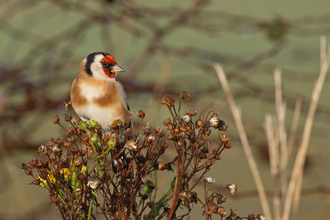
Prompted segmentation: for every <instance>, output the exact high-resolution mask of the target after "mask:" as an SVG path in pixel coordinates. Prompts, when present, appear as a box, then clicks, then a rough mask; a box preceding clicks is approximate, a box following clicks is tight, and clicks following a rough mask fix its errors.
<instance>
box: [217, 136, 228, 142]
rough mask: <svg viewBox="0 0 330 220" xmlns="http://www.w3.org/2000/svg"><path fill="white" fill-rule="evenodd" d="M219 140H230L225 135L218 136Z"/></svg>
mask: <svg viewBox="0 0 330 220" xmlns="http://www.w3.org/2000/svg"><path fill="white" fill-rule="evenodd" d="M219 139H220V140H221V141H222V142H228V141H229V140H230V138H229V137H228V136H227V135H226V134H219Z"/></svg>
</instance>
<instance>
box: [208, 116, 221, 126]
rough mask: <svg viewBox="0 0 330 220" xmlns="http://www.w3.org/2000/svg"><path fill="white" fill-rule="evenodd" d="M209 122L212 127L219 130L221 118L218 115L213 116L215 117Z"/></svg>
mask: <svg viewBox="0 0 330 220" xmlns="http://www.w3.org/2000/svg"><path fill="white" fill-rule="evenodd" d="M209 122H210V125H211V126H212V127H214V128H217V127H218V125H219V122H220V119H219V117H218V116H217V115H213V116H212V117H211V118H210V120H209Z"/></svg>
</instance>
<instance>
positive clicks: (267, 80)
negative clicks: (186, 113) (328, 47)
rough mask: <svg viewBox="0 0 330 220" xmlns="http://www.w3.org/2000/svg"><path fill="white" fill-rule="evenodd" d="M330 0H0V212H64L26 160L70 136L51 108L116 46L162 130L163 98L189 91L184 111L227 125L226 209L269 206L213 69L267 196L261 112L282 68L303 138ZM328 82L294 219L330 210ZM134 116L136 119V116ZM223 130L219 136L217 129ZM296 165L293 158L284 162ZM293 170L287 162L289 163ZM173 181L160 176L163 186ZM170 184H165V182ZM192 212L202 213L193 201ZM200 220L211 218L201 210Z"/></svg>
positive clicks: (139, 98)
mask: <svg viewBox="0 0 330 220" xmlns="http://www.w3.org/2000/svg"><path fill="white" fill-rule="evenodd" d="M329 8H330V3H329V2H328V1H321V0H316V1H313V2H311V1H307V0H303V1H299V2H295V1H286V2H279V1H256V0H250V1H241V0H231V1H216V0H214V1H198V0H195V1H169V0H167V1H164V0H158V1H149V0H141V1H134V0H131V1H130V0H127V1H113V0H97V1H92V0H90V1H78V0H71V1H70V0H48V1H46V0H45V1H34V0H12V1H0V51H1V53H0V54H1V55H0V168H1V173H0V178H1V179H0V219H59V218H60V216H59V213H57V212H56V211H55V206H54V205H51V206H49V203H50V200H49V198H48V197H47V192H46V190H45V189H42V188H39V187H36V186H31V185H27V184H28V183H30V182H32V179H31V178H30V177H28V176H26V175H25V174H24V172H23V171H22V170H21V169H20V166H21V163H22V162H26V161H29V160H32V159H33V158H38V157H39V155H38V154H37V153H36V152H35V151H36V150H37V148H38V147H39V146H40V144H42V143H45V142H47V141H48V140H49V139H50V138H52V137H53V138H56V137H58V136H63V137H65V133H64V132H63V131H62V129H61V128H60V127H58V126H55V125H53V123H52V121H51V116H53V115H55V114H58V115H59V116H60V117H61V119H64V114H65V109H64V106H63V101H68V100H69V91H70V86H71V83H72V81H73V79H74V78H75V76H76V74H77V72H78V68H79V63H80V62H81V60H82V59H83V58H84V57H85V56H87V55H88V54H89V53H91V52H96V51H105V52H109V53H111V54H112V55H113V56H114V57H115V58H116V60H117V62H118V64H119V65H120V66H122V67H123V68H124V69H125V70H126V72H125V73H122V74H120V75H119V81H120V82H121V83H122V84H123V86H124V88H125V91H126V93H127V99H128V103H129V105H130V108H131V111H132V112H134V113H135V112H137V111H138V110H140V109H143V110H144V111H145V112H146V119H145V121H149V122H150V123H151V124H152V125H153V126H162V121H163V120H164V119H166V118H168V117H169V113H168V111H167V110H166V108H165V106H160V105H159V101H160V100H161V97H162V96H163V95H164V94H166V93H168V94H171V95H175V96H178V94H179V93H180V91H181V90H184V89H187V90H188V91H190V93H191V95H192V101H191V102H190V103H188V104H185V105H184V106H183V109H195V110H196V111H197V112H198V113H199V112H202V111H203V112H208V111H210V110H213V111H215V112H217V113H218V114H219V116H220V118H221V119H223V120H224V121H225V122H226V124H227V125H228V126H229V130H228V131H227V134H228V135H229V136H230V137H231V138H232V142H233V146H234V147H233V148H232V149H230V150H228V151H225V152H224V153H223V154H222V159H221V160H220V161H219V162H218V163H217V164H216V165H215V167H214V168H213V170H211V171H210V172H209V175H210V176H213V177H214V178H215V179H216V181H217V182H216V184H215V185H212V186H210V187H211V188H212V187H213V189H220V188H221V187H223V186H225V185H226V184H228V183H235V184H237V185H238V190H239V191H238V194H237V195H235V196H231V195H230V194H229V193H224V194H225V196H226V197H227V203H225V204H224V207H225V208H226V209H228V210H229V209H230V208H232V209H238V213H239V215H241V216H247V215H248V213H251V212H254V213H262V209H261V206H260V202H259V199H258V196H257V193H256V190H255V185H254V181H253V179H252V176H251V171H250V170H249V167H248V165H247V161H246V159H245V155H244V153H243V150H242V148H241V144H240V140H239V137H238V134H237V131H236V126H235V123H234V121H233V117H232V115H231V112H230V109H229V107H228V104H227V101H226V98H225V96H224V93H223V90H222V88H221V86H220V83H219V80H218V78H217V75H216V73H215V70H214V68H213V64H214V63H215V62H218V63H221V64H222V65H223V67H224V70H225V71H226V74H227V77H228V80H229V84H230V86H231V89H232V92H233V95H234V98H235V101H236V103H237V105H239V106H240V107H241V111H242V116H243V122H244V126H245V129H246V131H247V134H248V138H249V141H250V144H251V146H252V149H253V153H254V154H255V156H256V158H257V162H258V166H259V167H260V173H261V175H262V178H263V181H264V184H265V188H266V190H267V192H268V193H269V202H270V203H272V197H271V194H272V187H273V186H272V181H271V176H270V171H269V162H268V152H267V151H268V150H267V140H266V136H265V133H264V130H263V127H262V125H263V123H264V121H265V114H267V113H271V114H272V115H276V107H275V104H274V79H273V71H274V69H275V68H280V69H281V70H282V79H283V82H282V84H283V99H284V101H286V103H287V110H286V113H287V114H286V120H285V122H286V126H287V132H289V131H290V126H291V122H292V115H293V110H294V106H295V102H296V100H297V98H301V99H302V109H301V118H300V122H299V126H298V130H297V135H296V137H295V145H294V150H293V152H294V153H293V156H292V158H290V164H292V163H293V162H294V155H295V152H296V150H297V148H298V145H299V141H300V139H301V135H302V130H303V126H304V122H305V118H306V115H307V112H308V108H309V103H310V99H311V92H312V90H313V86H314V82H315V80H316V79H317V77H318V73H319V70H320V36H321V35H325V36H326V38H327V39H328V40H329V33H330V13H329ZM329 85H330V83H329V77H327V78H326V80H325V84H324V88H323V91H322V93H321V97H320V101H319V105H318V108H317V112H316V115H315V118H314V125H313V131H312V135H311V140H310V146H309V151H308V156H307V160H306V164H305V173H304V179H303V189H302V197H301V201H300V208H299V213H298V215H297V216H296V217H297V219H327V217H328V216H329V214H330V211H329V210H330V207H329V206H330V196H329V193H330V173H329V171H328V170H329V167H330V157H329V155H330V150H329V141H330V135H329V128H330V124H329V114H330V103H329V101H330V98H329V94H330V87H329ZM134 120H135V122H138V121H139V120H138V119H134ZM214 137H216V135H214ZM289 167H291V166H289ZM288 172H290V169H289V170H288ZM171 178H173V177H169V178H165V179H164V180H160V183H159V184H160V187H163V186H164V187H167V186H168V184H169V182H170V180H171ZM161 184H163V185H161ZM193 213H194V214H193V215H191V219H200V218H201V217H202V209H201V206H200V205H195V206H194V210H193ZM203 218H204V217H203Z"/></svg>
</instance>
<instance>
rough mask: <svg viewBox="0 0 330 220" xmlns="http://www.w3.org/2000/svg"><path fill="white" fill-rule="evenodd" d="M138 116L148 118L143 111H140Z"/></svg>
mask: <svg viewBox="0 0 330 220" xmlns="http://www.w3.org/2000/svg"><path fill="white" fill-rule="evenodd" d="M137 116H138V117H139V118H144V117H145V116H146V113H144V111H143V110H139V111H138V112H137Z"/></svg>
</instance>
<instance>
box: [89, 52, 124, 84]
mask: <svg viewBox="0 0 330 220" xmlns="http://www.w3.org/2000/svg"><path fill="white" fill-rule="evenodd" d="M85 63H86V64H85V71H86V73H87V74H88V75H90V76H93V77H95V78H99V79H105V80H109V79H110V80H116V76H117V73H119V72H125V70H124V69H123V68H121V67H120V66H119V65H118V64H117V62H116V60H115V58H114V57H113V56H111V55H110V54H109V53H105V52H94V53H91V54H89V55H88V56H87V57H86V58H85Z"/></svg>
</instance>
